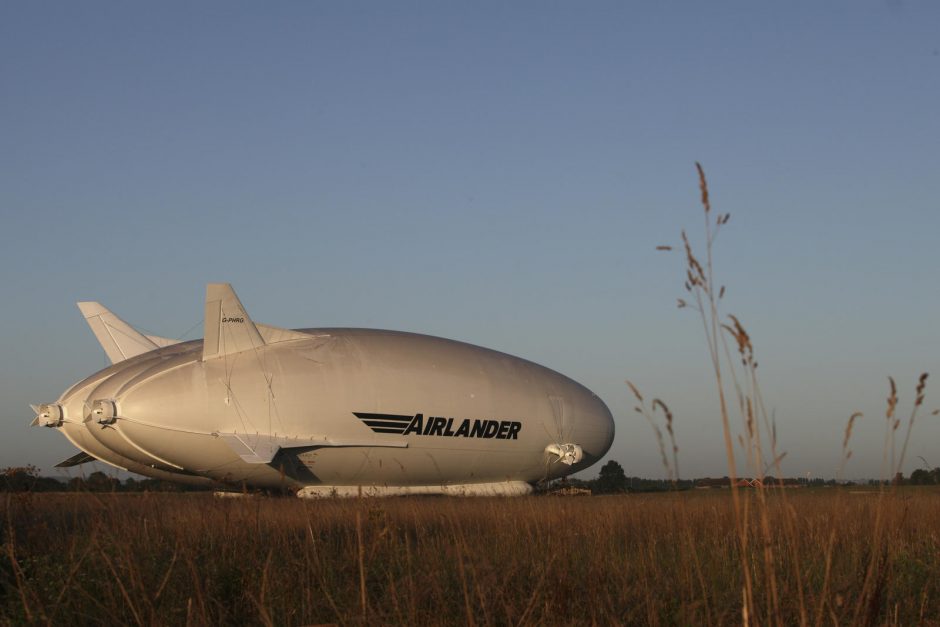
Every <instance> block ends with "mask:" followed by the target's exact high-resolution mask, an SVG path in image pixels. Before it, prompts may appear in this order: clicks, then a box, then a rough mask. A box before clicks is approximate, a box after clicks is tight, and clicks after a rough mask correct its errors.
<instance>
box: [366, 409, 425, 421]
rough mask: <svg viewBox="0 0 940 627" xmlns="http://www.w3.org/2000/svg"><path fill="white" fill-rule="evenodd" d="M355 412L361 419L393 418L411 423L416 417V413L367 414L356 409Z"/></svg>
mask: <svg viewBox="0 0 940 627" xmlns="http://www.w3.org/2000/svg"><path fill="white" fill-rule="evenodd" d="M353 414H355V415H356V417H357V418H359V419H361V420H392V421H395V422H404V423H409V422H411V421H412V420H413V419H414V414H412V415H411V416H402V415H401V414H367V413H363V412H358V411H354V412H353Z"/></svg>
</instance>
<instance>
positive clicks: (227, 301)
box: [202, 283, 265, 361]
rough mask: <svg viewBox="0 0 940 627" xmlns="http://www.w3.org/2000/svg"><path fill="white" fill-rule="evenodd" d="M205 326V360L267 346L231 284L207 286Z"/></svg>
mask: <svg viewBox="0 0 940 627" xmlns="http://www.w3.org/2000/svg"><path fill="white" fill-rule="evenodd" d="M205 325H206V326H205V334H204V336H203V337H204V338H205V339H204V340H203V345H202V359H203V361H207V360H209V359H218V358H219V357H224V356H226V355H231V354H232V353H240V352H241V351H246V350H249V349H253V348H260V347H262V346H264V344H265V342H264V339H263V338H262V337H261V334H260V333H258V328H257V327H256V326H255V323H254V322H252V321H251V318H250V317H249V316H248V313H247V312H245V308H244V307H242V303H241V301H240V300H238V296H237V295H236V294H235V290H233V289H232V286H231V285H229V284H228V283H210V284H209V285H207V286H206V322H205Z"/></svg>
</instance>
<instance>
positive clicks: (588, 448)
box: [573, 396, 614, 468]
mask: <svg viewBox="0 0 940 627" xmlns="http://www.w3.org/2000/svg"><path fill="white" fill-rule="evenodd" d="M573 435H574V438H573V440H574V441H575V442H577V443H578V445H579V446H580V447H581V449H582V451H583V457H582V459H581V462H580V463H579V464H578V466H580V467H581V468H587V467H588V466H590V465H591V464H593V463H595V462H597V461H598V460H600V459H601V458H602V457H603V456H604V455H606V454H607V451H608V450H610V445H611V444H613V441H614V418H613V415H611V413H610V409H608V408H607V405H606V404H605V403H604V401H602V400H601V399H600V398H598V397H596V396H595V397H593V399H592V402H591V403H590V404H589V406H588V407H586V408H585V411H584V414H583V415H582V417H581V418H580V419H579V420H578V421H577V426H576V428H575V432H574V434H573Z"/></svg>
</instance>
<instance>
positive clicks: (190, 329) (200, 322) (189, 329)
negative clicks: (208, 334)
mask: <svg viewBox="0 0 940 627" xmlns="http://www.w3.org/2000/svg"><path fill="white" fill-rule="evenodd" d="M205 321H206V319H205V318H200V319H199V322H197V323H196V324H194V325H193V326H191V327H189V328H188V329H186V331H185V332H184V333H183V334H182V335H181V336H179V339H181V340H184V339H186V336H187V335H189V334H190V333H192V332H193V331H195V330H196V329H197V328H199V327H200V326H202V324H203V323H204V322H205Z"/></svg>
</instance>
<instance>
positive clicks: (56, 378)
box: [0, 0, 940, 477]
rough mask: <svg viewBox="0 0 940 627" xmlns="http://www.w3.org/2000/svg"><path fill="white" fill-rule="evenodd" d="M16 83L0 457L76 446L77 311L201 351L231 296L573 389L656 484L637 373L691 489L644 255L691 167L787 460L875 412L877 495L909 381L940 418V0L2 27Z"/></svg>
mask: <svg viewBox="0 0 940 627" xmlns="http://www.w3.org/2000/svg"><path fill="white" fill-rule="evenodd" d="M0 84H2V86H3V91H2V93H3V97H2V98H0V137H3V144H2V145H3V148H2V149H0V225H2V227H0V289H2V292H0V293H2V294H3V304H2V305H0V324H2V326H0V328H2V331H0V429H2V432H0V433H2V437H0V466H9V465H21V464H26V463H32V464H36V465H38V466H40V467H42V468H44V469H50V468H51V467H52V465H53V464H54V463H55V462H57V461H59V460H60V459H62V458H64V457H66V456H68V455H70V454H71V453H72V449H71V446H70V445H69V444H68V443H67V442H66V441H65V439H64V438H62V437H61V436H59V435H57V434H54V433H51V432H46V431H43V430H39V429H28V428H27V427H26V424H27V423H28V421H29V420H30V419H31V412H30V410H29V408H28V407H27V404H28V403H30V402H41V401H48V400H51V399H54V398H56V397H57V396H58V394H59V393H60V392H61V391H62V390H63V389H64V388H65V387H67V386H68V385H70V384H71V383H72V382H74V381H75V380H78V379H80V378H82V377H83V376H85V375H87V374H89V373H90V372H92V371H94V370H97V369H99V368H100V367H102V366H103V365H105V363H106V361H105V359H104V356H103V353H102V352H101V350H100V349H99V348H98V346H97V344H96V342H95V340H94V338H93V336H92V335H91V332H90V331H89V330H88V329H87V328H86V327H85V324H84V321H83V320H82V318H81V316H80V315H79V312H78V310H77V309H76V308H75V306H74V303H75V301H78V300H99V301H101V302H103V303H105V304H106V305H108V306H109V307H111V308H112V309H113V310H115V311H116V312H117V313H118V314H119V315H121V316H123V317H124V318H125V319H127V320H128V321H129V322H131V323H132V324H134V325H136V326H138V327H140V328H143V329H145V330H147V331H150V332H153V333H156V334H160V335H166V336H179V335H182V334H184V333H186V332H187V331H189V330H190V329H192V327H193V326H196V327H197V328H196V330H195V331H191V332H190V333H189V335H188V336H187V337H188V338H192V337H198V336H199V335H200V334H201V328H200V327H199V326H198V323H199V322H200V320H201V318H202V299H203V291H204V285H205V283H207V282H211V281H229V282H231V283H233V284H234V286H235V287H236V289H237V290H238V292H239V295H240V296H241V299H242V301H243V302H244V303H245V305H246V307H247V308H248V310H249V312H250V313H251V314H252V316H253V317H254V318H255V319H256V320H260V321H263V322H266V323H270V324H275V325H280V326H293V327H298V326H331V325H344V326H366V327H380V328H394V329H404V330H411V331H419V332H425V333H430V334H434V335H441V336H445V337H451V338H457V339H461V340H465V341H469V342H472V343H476V344H480V345H483V346H488V347H491V348H496V349H499V350H503V351H506V352H509V353H512V354H516V355H519V356H522V357H526V358H528V359H531V360H533V361H536V362H539V363H542V364H544V365H546V366H549V367H552V368H554V369H556V370H559V371H561V372H563V373H565V374H567V375H569V376H571V377H573V378H574V379H576V380H578V381H580V382H582V383H584V384H585V385H587V386H588V387H589V388H591V389H592V390H594V391H595V392H597V393H598V394H599V395H600V396H601V397H602V398H603V399H604V400H605V401H606V402H607V404H608V405H609V406H610V407H611V410H612V411H613V413H614V415H615V418H616V422H617V437H616V440H615V442H614V445H613V448H612V449H611V452H610V457H612V458H614V459H617V460H618V461H620V462H621V464H623V466H624V467H625V469H626V470H627V472H628V474H636V475H645V476H656V475H661V474H662V468H661V466H660V464H659V453H658V450H657V449H656V445H655V440H654V438H653V436H652V432H651V430H650V428H649V426H648V425H647V424H645V422H642V420H641V419H638V416H637V415H636V414H634V412H633V411H632V399H631V397H630V395H629V392H628V390H627V389H626V388H625V386H624V385H623V380H624V379H625V378H629V379H631V380H633V381H634V382H635V383H637V384H638V385H639V386H640V387H641V388H642V389H643V390H645V391H646V393H647V394H648V395H651V396H660V397H662V398H663V399H665V400H666V401H667V402H668V403H669V404H670V405H671V406H672V408H673V410H674V412H675V414H676V420H677V435H678V440H679V446H680V449H681V452H680V463H681V465H682V470H683V474H686V475H692V476H702V475H722V474H726V472H727V471H726V469H725V461H724V454H723V449H722V439H721V431H720V423H719V420H718V417H717V401H716V398H715V392H714V391H713V386H712V385H711V384H710V379H709V370H708V362H707V356H706V352H705V345H704V339H703V338H702V337H701V332H700V326H699V324H698V321H697V320H696V319H695V317H694V315H693V314H692V313H690V312H688V311H679V310H676V309H675V298H676V297H678V296H681V292H682V277H683V269H682V263H681V259H679V258H678V257H677V256H670V255H668V254H662V253H656V251H655V250H654V249H655V246H656V245H658V244H675V243H676V242H677V241H678V234H679V231H680V229H681V228H683V227H685V228H688V229H689V230H690V232H692V233H693V235H694V236H695V237H697V236H698V231H699V230H700V224H701V213H700V208H699V206H698V195H697V194H698V190H697V180H696V176H695V169H694V162H695V161H700V162H702V164H703V165H704V167H705V168H706V171H707V173H708V175H709V180H710V183H711V188H712V195H713V200H714V203H715V206H716V209H717V210H720V211H722V212H726V211H727V212H730V213H731V214H732V219H731V222H730V223H729V224H728V226H727V227H726V229H725V231H724V232H723V233H722V235H721V238H720V239H719V241H718V245H717V251H716V263H717V270H718V273H719V275H720V277H721V281H722V282H723V283H725V284H727V285H728V295H727V297H726V299H725V300H726V305H727V308H728V310H729V311H731V312H733V313H736V314H738V315H739V317H741V319H742V320H743V321H744V323H745V325H746V326H747V327H748V328H749V330H750V331H751V334H752V337H753V338H754V341H755V344H756V347H757V352H758V359H759V361H760V363H761V367H760V369H761V371H762V373H761V374H762V385H763V391H764V396H765V399H766V401H767V404H768V406H769V407H770V408H771V409H773V411H774V412H775V415H776V420H777V423H778V433H779V437H780V440H781V446H782V448H783V449H785V450H787V452H788V456H787V459H786V462H785V466H784V469H785V471H787V472H788V474H792V475H805V474H806V473H807V472H809V473H811V474H812V475H813V476H833V475H834V474H835V471H836V468H837V466H838V459H839V454H840V449H841V442H842V432H843V429H844V426H845V421H846V419H847V418H848V416H849V414H851V413H852V412H853V411H856V410H858V411H863V412H865V415H866V416H865V418H864V419H863V420H862V422H861V423H860V424H859V425H858V426H857V427H856V430H855V435H854V440H853V448H854V449H855V456H854V458H853V460H852V461H851V463H850V464H849V466H848V468H847V471H846V475H848V476H859V477H861V476H875V475H877V474H878V472H879V470H880V467H881V460H882V455H881V443H882V435H883V424H884V419H883V417H882V416H883V414H884V397H885V396H886V395H887V392H888V386H887V376H888V375H893V376H895V377H896V378H897V379H898V380H899V383H900V385H901V391H902V399H901V407H902V409H905V410H906V409H907V408H909V402H910V400H911V399H912V397H913V387H914V384H915V380H916V376H917V375H918V374H919V373H920V372H922V371H929V372H933V373H935V377H936V378H935V379H934V380H933V381H931V382H930V383H931V384H933V385H930V384H928V395H927V409H928V410H929V409H933V408H935V407H940V387H938V386H940V367H938V366H940V333H938V332H937V320H938V319H940V289H938V286H940V280H938V277H940V273H938V270H940V258H938V255H937V251H936V248H937V237H938V234H940V217H938V216H940V211H938V210H940V206H938V205H940V200H938V199H940V176H938V174H937V172H938V169H937V168H938V163H940V116H938V115H937V113H936V111H937V107H938V102H940V5H937V4H936V3H933V2H901V1H900V0H897V1H889V2H855V1H852V2H849V1H844V2H831V3H818V2H789V3H778V4H776V5H765V4H755V3H751V2H710V3H701V2H663V3H617V2H612V3H600V2H597V3H587V4H581V3H579V4H575V3H563V2H556V3H543V2H522V3H514V4H509V3H473V4H472V5H471V4H465V5H457V4H453V3H432V2H427V3H407V2H406V3H394V4H391V3H364V2H353V3H339V2H337V3H307V2H296V3H291V2H287V3H278V4H272V3H265V4H261V3H241V2H205V3H198V4H194V3H174V2H167V3H159V4H152V5H143V4H139V3H117V2H91V3H65V2H43V3H4V4H3V5H2V6H0ZM699 241H700V238H699ZM935 390H937V391H936V392H935ZM914 433H915V438H914V441H913V444H912V449H911V451H910V453H909V460H910V461H909V463H908V464H906V467H905V471H906V472H910V470H912V469H913V468H915V467H917V465H918V464H919V463H920V461H919V460H917V458H916V456H918V455H921V456H923V457H925V458H926V459H927V460H928V462H929V463H930V464H932V465H940V418H937V417H930V416H928V415H926V414H924V415H922V417H921V422H920V423H919V424H917V425H916V426H915V431H914ZM594 470H596V469H594ZM594 470H592V471H590V472H589V473H588V474H592V473H593V472H594Z"/></svg>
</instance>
